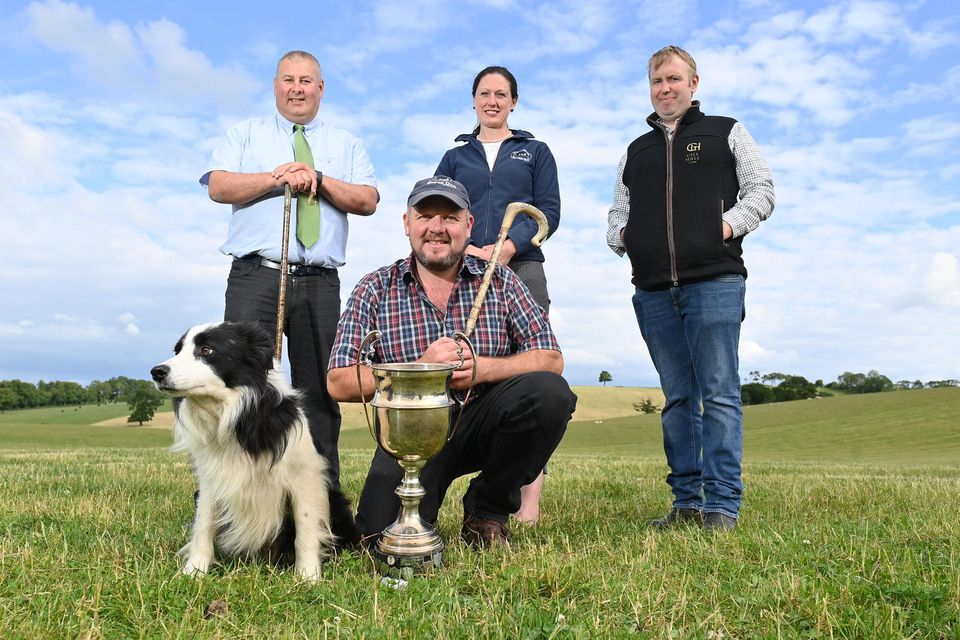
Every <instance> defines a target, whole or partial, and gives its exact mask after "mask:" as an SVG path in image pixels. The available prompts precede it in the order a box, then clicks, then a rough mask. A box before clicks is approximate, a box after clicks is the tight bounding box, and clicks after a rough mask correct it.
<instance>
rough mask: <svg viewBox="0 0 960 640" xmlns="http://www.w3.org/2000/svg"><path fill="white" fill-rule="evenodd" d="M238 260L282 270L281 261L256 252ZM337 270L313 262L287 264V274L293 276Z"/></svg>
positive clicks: (334, 271)
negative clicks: (269, 258)
mask: <svg viewBox="0 0 960 640" xmlns="http://www.w3.org/2000/svg"><path fill="white" fill-rule="evenodd" d="M237 260H244V261H246V262H253V263H254V264H258V265H260V266H261V267H266V268H268V269H276V270H277V271H279V270H280V263H279V262H274V261H273V260H268V259H267V258H264V257H263V256H261V255H257V254H256V253H251V254H248V255H245V256H242V257H240V258H237ZM336 272H337V270H336V269H331V268H329V267H317V266H314V265H312V264H297V263H293V264H288V265H287V275H291V276H316V275H320V274H323V273H336Z"/></svg>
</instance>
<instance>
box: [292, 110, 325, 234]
mask: <svg viewBox="0 0 960 640" xmlns="http://www.w3.org/2000/svg"><path fill="white" fill-rule="evenodd" d="M293 131H294V134H293V159H294V160H296V161H297V162H302V163H303V164H305V165H307V166H308V167H310V168H311V169H312V168H313V153H312V152H311V151H310V145H309V144H307V138H306V137H305V136H304V135H303V125H302V124H295V125H293ZM297 238H298V239H299V240H300V242H302V243H303V246H305V247H307V248H309V247H312V246H313V245H314V244H316V242H317V240H319V239H320V203H319V202H317V199H316V198H314V197H311V196H310V194H308V193H301V194H299V195H298V196H297Z"/></svg>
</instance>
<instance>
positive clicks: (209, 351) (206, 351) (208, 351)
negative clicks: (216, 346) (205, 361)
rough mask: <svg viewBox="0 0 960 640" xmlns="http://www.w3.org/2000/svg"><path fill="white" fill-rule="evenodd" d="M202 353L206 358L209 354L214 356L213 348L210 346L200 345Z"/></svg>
mask: <svg viewBox="0 0 960 640" xmlns="http://www.w3.org/2000/svg"><path fill="white" fill-rule="evenodd" d="M200 355H202V356H203V357H205V358H206V357H207V356H212V355H213V349H211V348H210V347H200Z"/></svg>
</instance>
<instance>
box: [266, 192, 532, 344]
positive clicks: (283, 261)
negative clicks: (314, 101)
mask: <svg viewBox="0 0 960 640" xmlns="http://www.w3.org/2000/svg"><path fill="white" fill-rule="evenodd" d="M291 198H292V196H291V193H290V185H289V184H285V185H283V242H282V243H281V245H282V249H281V250H280V294H279V295H278V296H277V348H276V350H275V351H274V353H273V357H274V358H276V359H277V361H278V362H279V361H280V359H281V358H282V357H283V324H284V319H285V316H286V312H287V269H288V268H289V261H288V259H287V251H288V250H289V248H290V201H291ZM541 215H542V214H541Z"/></svg>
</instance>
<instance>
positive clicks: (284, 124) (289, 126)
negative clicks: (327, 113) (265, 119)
mask: <svg viewBox="0 0 960 640" xmlns="http://www.w3.org/2000/svg"><path fill="white" fill-rule="evenodd" d="M295 124H297V123H296V122H292V121H290V120H287V119H286V118H284V117H283V114H281V113H280V112H279V111H278V112H277V126H278V127H280V128H281V129H283V130H284V131H286V132H287V133H288V134H290V135H293V127H294V125H295ZM321 126H323V120H321V119H320V112H319V111H318V112H317V115H316V116H314V118H313V120H311V121H310V122H308V123H306V124H305V125H303V129H304V131H313V130H314V129H316V128H318V127H321Z"/></svg>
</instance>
